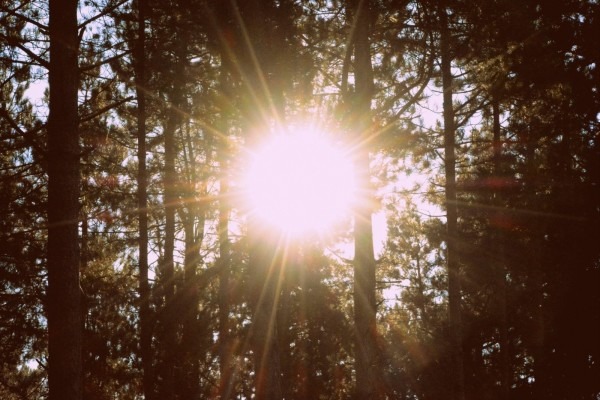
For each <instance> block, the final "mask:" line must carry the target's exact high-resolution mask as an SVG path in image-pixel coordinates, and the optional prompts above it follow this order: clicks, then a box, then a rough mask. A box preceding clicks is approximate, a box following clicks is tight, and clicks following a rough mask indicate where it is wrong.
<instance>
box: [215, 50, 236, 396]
mask: <svg viewBox="0 0 600 400" xmlns="http://www.w3.org/2000/svg"><path fill="white" fill-rule="evenodd" d="M221 59H222V65H221V71H220V73H221V75H220V86H221V96H222V98H221V102H220V108H221V115H220V116H219V119H220V124H219V125H220V126H219V133H220V135H219V138H218V161H219V168H220V177H219V222H218V225H219V226H218V230H219V267H220V268H221V271H220V273H219V358H220V364H219V368H220V371H219V372H220V374H221V377H220V378H221V380H220V383H219V393H220V398H221V399H222V400H229V399H232V398H233V394H234V393H233V385H234V371H233V363H232V357H233V346H232V340H231V339H232V337H231V327H230V323H229V315H230V311H231V310H230V308H231V287H230V286H231V283H230V280H231V257H230V252H231V243H230V240H229V215H230V205H229V179H228V169H229V141H228V140H229V138H228V123H227V120H228V118H229V117H230V115H229V110H230V105H229V102H230V101H231V90H230V85H229V63H228V62H227V57H226V56H225V55H223V56H222V57H221Z"/></svg>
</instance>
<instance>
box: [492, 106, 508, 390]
mask: <svg viewBox="0 0 600 400" xmlns="http://www.w3.org/2000/svg"><path fill="white" fill-rule="evenodd" d="M492 117H493V126H492V130H493V138H492V147H493V162H494V171H493V174H494V176H495V177H496V179H501V177H502V175H503V171H502V139H501V127H500V106H499V104H498V101H496V100H494V101H493V102H492ZM493 202H494V203H493V206H494V208H495V210H496V220H497V221H500V220H501V219H502V218H503V217H504V215H503V209H502V204H501V202H500V194H499V193H497V192H495V193H494V199H493ZM494 233H495V235H494V236H495V237H494V247H495V252H494V253H493V254H494V255H495V259H494V264H495V271H496V274H497V276H496V284H497V285H498V286H497V296H498V297H497V307H498V317H499V320H498V322H499V327H498V329H499V342H500V384H501V398H502V399H503V400H508V399H509V398H510V387H511V384H512V382H511V376H510V342H509V336H508V320H507V314H506V311H507V310H506V307H507V304H506V302H507V298H506V296H507V282H506V272H507V271H506V266H505V261H506V260H505V256H504V233H503V232H502V231H501V228H500V227H496V228H494Z"/></svg>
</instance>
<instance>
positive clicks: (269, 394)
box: [248, 221, 284, 400]
mask: <svg viewBox="0 0 600 400" xmlns="http://www.w3.org/2000/svg"><path fill="white" fill-rule="evenodd" d="M249 225H250V226H249V232H248V236H249V239H250V260H249V266H248V267H249V269H250V271H249V274H250V280H251V288H250V291H251V293H250V296H251V302H252V310H253V312H254V316H253V319H252V333H251V341H252V347H253V352H254V370H255V390H256V400H281V399H282V398H283V394H282V393H283V392H282V387H281V364H280V359H279V347H278V343H277V342H278V340H277V338H278V333H277V303H278V299H279V289H280V288H279V281H280V278H281V268H282V262H283V259H282V258H283V253H284V251H283V250H280V251H278V245H279V240H277V239H274V238H272V237H269V234H264V233H262V234H261V232H260V230H259V229H257V227H258V226H260V225H259V224H258V221H252V222H250V224H249ZM271 236H272V235H271Z"/></svg>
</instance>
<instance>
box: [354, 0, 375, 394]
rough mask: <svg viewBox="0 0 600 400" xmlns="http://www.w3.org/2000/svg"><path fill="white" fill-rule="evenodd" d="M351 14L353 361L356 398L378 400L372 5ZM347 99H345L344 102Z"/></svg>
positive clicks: (362, 1)
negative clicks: (354, 144) (355, 193)
mask: <svg viewBox="0 0 600 400" xmlns="http://www.w3.org/2000/svg"><path fill="white" fill-rule="evenodd" d="M351 7H352V9H351V10H350V11H351V13H352V14H353V15H354V18H353V20H354V21H353V23H354V24H355V26H354V29H355V37H354V80H355V85H356V92H355V93H354V95H353V98H352V100H351V103H352V109H353V115H355V116H356V118H357V121H356V124H355V126H357V127H358V131H357V135H358V136H357V139H358V140H357V142H358V143H359V145H358V146H357V147H358V150H357V151H356V156H355V169H356V186H357V188H358V191H359V195H358V206H357V207H356V209H355V212H354V246H355V249H354V322H355V335H356V336H355V358H356V361H355V362H356V391H355V398H356V399H360V400H363V399H369V400H370V399H378V398H380V397H381V393H380V390H379V385H378V382H379V377H378V375H379V372H378V365H377V364H378V354H377V353H378V352H377V322H376V312H377V310H376V309H377V304H376V298H375V283H376V282H375V254H374V250H373V224H372V219H371V218H372V212H373V210H372V202H373V198H372V197H373V192H372V188H371V183H370V167H369V164H370V160H369V153H370V151H369V146H368V143H369V142H370V135H371V134H372V129H371V128H372V127H371V125H372V120H371V100H372V96H373V70H372V65H371V49H370V42H369V34H370V2H369V1H368V0H358V1H353V2H351ZM347 100H349V99H347Z"/></svg>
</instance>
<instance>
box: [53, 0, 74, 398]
mask: <svg viewBox="0 0 600 400" xmlns="http://www.w3.org/2000/svg"><path fill="white" fill-rule="evenodd" d="M78 48H79V41H78V32H77V0H51V1H50V71H49V87H50V114H49V118H48V296H47V316H48V353H49V371H48V385H49V399H50V400H79V399H81V396H82V379H81V377H82V344H81V343H82V336H83V335H82V317H81V289H80V286H79V261H80V260H79V257H80V254H79V238H78V220H79V193H80V171H79V163H80V161H79V157H80V149H79V133H78V126H77V125H78V116H77V90H78V85H79V78H78V76H79V72H78V64H77V59H78Z"/></svg>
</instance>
